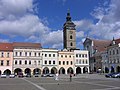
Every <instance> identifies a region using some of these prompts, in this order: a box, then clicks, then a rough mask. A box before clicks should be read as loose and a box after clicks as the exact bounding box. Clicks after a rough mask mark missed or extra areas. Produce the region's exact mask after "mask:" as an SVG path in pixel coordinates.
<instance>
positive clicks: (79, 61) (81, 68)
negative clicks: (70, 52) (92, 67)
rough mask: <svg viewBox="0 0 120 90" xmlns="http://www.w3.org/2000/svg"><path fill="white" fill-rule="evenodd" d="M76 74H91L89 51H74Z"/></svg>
mask: <svg viewBox="0 0 120 90" xmlns="http://www.w3.org/2000/svg"><path fill="white" fill-rule="evenodd" d="M74 60H75V61H74V62H75V65H74V67H75V73H76V74H80V73H89V55H88V51H87V50H74Z"/></svg>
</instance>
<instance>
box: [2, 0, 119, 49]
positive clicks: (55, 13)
mask: <svg viewBox="0 0 120 90" xmlns="http://www.w3.org/2000/svg"><path fill="white" fill-rule="evenodd" d="M119 8H120V0H0V42H39V43H41V44H42V47H43V48H58V49H62V48H63V36H62V35H63V30H62V27H63V24H64V23H65V21H66V14H67V10H68V9H70V13H71V17H72V20H73V22H74V23H75V24H76V38H77V48H82V43H83V41H84V40H85V37H86V36H89V37H90V38H95V39H112V38H113V37H115V38H120V9H119Z"/></svg>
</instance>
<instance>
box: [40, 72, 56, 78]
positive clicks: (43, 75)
mask: <svg viewBox="0 0 120 90" xmlns="http://www.w3.org/2000/svg"><path fill="white" fill-rule="evenodd" d="M41 77H54V74H51V73H47V74H42V75H41Z"/></svg>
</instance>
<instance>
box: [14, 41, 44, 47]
mask: <svg viewBox="0 0 120 90" xmlns="http://www.w3.org/2000/svg"><path fill="white" fill-rule="evenodd" d="M13 47H32V48H42V46H41V44H40V43H27V42H13Z"/></svg>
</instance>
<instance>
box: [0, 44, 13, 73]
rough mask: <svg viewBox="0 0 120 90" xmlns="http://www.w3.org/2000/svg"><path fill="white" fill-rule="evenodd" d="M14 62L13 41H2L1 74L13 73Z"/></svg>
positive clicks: (0, 52) (0, 54)
mask: <svg viewBox="0 0 120 90" xmlns="http://www.w3.org/2000/svg"><path fill="white" fill-rule="evenodd" d="M12 63H13V45H12V43H0V74H7V75H9V74H11V73H12Z"/></svg>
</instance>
